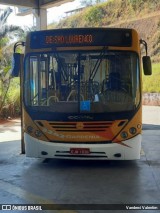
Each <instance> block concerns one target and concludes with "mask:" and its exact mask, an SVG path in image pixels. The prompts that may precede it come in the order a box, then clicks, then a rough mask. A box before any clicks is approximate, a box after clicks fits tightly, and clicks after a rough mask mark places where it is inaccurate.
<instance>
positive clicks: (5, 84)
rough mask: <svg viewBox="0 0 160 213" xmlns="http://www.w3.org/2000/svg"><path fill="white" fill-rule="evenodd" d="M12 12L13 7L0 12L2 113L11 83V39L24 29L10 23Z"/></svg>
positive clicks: (0, 109) (0, 103) (0, 104)
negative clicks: (8, 20) (8, 21)
mask: <svg viewBox="0 0 160 213" xmlns="http://www.w3.org/2000/svg"><path fill="white" fill-rule="evenodd" d="M11 13H12V9H11V8H7V9H5V10H4V11H3V12H1V13H0V29H1V30H0V115H1V113H2V110H3V107H4V105H5V102H6V98H7V92H8V89H9V85H10V80H9V76H8V71H9V70H10V68H11V67H10V64H11V60H10V59H11V51H10V45H9V43H10V39H11V38H14V36H17V35H19V33H20V32H22V31H23V30H22V29H21V28H20V27H18V26H13V25H8V24H7V19H8V17H9V15H10V14H11Z"/></svg>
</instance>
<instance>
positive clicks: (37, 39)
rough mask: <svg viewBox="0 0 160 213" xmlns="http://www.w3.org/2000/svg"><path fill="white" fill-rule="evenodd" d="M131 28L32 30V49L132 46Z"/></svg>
mask: <svg viewBox="0 0 160 213" xmlns="http://www.w3.org/2000/svg"><path fill="white" fill-rule="evenodd" d="M131 45H132V34H131V30H130V29H125V30H124V29H123V30H121V29H105V28H104V29H103V28H101V29H96V28H93V29H92V30H89V29H82V28H81V29H60V30H46V31H41V32H40V31H37V32H31V40H30V47H31V49H39V48H54V47H75V46H119V47H130V46H131Z"/></svg>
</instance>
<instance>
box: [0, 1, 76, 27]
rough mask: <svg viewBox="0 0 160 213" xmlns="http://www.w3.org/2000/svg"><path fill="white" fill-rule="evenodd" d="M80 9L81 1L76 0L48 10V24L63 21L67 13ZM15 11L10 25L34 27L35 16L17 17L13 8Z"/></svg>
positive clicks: (9, 20)
mask: <svg viewBox="0 0 160 213" xmlns="http://www.w3.org/2000/svg"><path fill="white" fill-rule="evenodd" d="M6 7H7V6H6V5H2V4H0V9H3V8H6ZM78 7H80V1H79V0H75V1H73V2H69V3H66V4H63V5H61V6H58V7H53V8H50V9H48V10H47V20H48V24H50V23H52V22H57V21H58V20H60V19H62V18H63V17H64V16H65V12H67V11H69V10H72V9H75V8H78ZM11 8H12V9H13V13H12V14H11V15H10V16H9V17H8V24H10V25H18V26H24V23H25V26H28V27H31V26H33V15H27V16H16V15H15V14H16V11H17V9H16V8H14V7H11Z"/></svg>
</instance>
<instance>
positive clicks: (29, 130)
mask: <svg viewBox="0 0 160 213" xmlns="http://www.w3.org/2000/svg"><path fill="white" fill-rule="evenodd" d="M27 132H28V133H29V134H32V133H33V127H32V126H27Z"/></svg>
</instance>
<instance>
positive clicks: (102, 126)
mask: <svg viewBox="0 0 160 213" xmlns="http://www.w3.org/2000/svg"><path fill="white" fill-rule="evenodd" d="M112 124H113V122H112V121H108V122H105V121H104V122H67V123H63V122H49V125H50V126H51V127H52V128H53V129H54V130H56V131H59V132H60V131H63V132H70V131H71V132H73V131H74V132H85V131H86V132H88V131H89V132H92V131H93V132H94V131H106V129H107V128H109V127H111V126H112Z"/></svg>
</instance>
